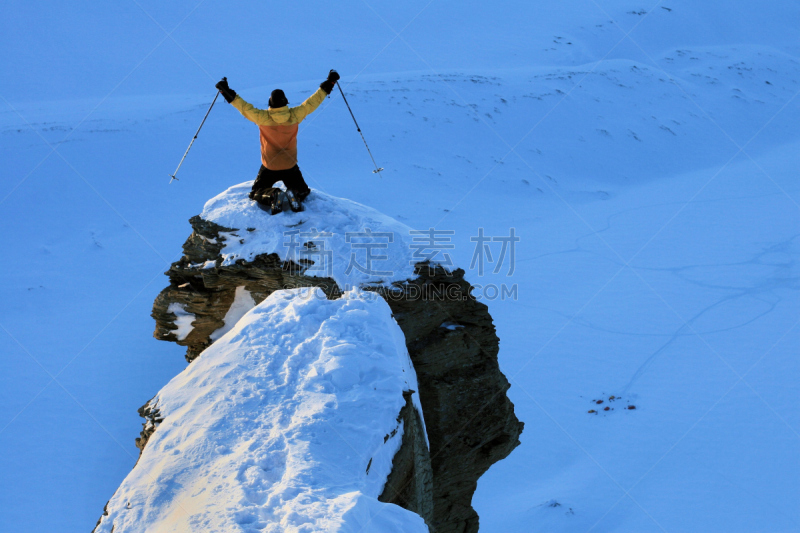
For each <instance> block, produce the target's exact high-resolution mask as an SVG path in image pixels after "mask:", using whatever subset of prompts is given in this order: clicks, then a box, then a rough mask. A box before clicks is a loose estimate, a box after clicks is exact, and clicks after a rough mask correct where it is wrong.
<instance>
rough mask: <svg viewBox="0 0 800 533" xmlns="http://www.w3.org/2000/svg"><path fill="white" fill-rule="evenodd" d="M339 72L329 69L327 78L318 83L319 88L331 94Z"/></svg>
mask: <svg viewBox="0 0 800 533" xmlns="http://www.w3.org/2000/svg"><path fill="white" fill-rule="evenodd" d="M339 77H340V76H339V73H338V72H336V71H335V70H333V69H331V71H330V72H329V73H328V79H327V80H325V81H323V82H322V83H320V84H319V87H320V89H322V90H323V91H325V92H326V93H328V94H331V91H332V90H333V86H334V84H335V83H336V82H337V81H338V80H339Z"/></svg>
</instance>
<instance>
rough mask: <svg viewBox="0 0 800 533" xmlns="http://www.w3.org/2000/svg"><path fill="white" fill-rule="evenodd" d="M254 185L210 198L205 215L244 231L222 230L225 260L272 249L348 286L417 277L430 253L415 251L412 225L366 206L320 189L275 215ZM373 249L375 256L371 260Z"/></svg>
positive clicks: (247, 257)
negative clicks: (254, 195) (298, 206)
mask: <svg viewBox="0 0 800 533" xmlns="http://www.w3.org/2000/svg"><path fill="white" fill-rule="evenodd" d="M252 184H253V182H252V181H248V182H245V183H240V184H239V185H235V186H233V187H231V188H229V189H227V190H226V191H225V192H223V193H221V194H218V195H217V196H215V197H214V198H212V199H211V200H209V201H208V202H207V203H206V205H205V207H204V208H203V212H202V213H201V215H200V216H201V217H202V218H203V219H204V220H208V221H210V222H214V223H216V224H219V225H221V226H224V227H226V228H232V229H234V228H235V229H237V230H238V231H236V232H230V233H223V234H222V236H224V238H225V241H224V247H223V248H222V251H221V255H222V257H223V263H222V264H223V265H230V264H232V263H234V262H235V261H237V260H239V259H245V260H248V261H250V260H252V259H253V258H254V257H256V256H257V255H260V254H269V253H277V254H278V255H279V256H281V258H284V259H292V260H294V261H295V262H298V260H301V259H304V258H306V259H309V260H311V261H314V262H315V263H316V264H315V265H313V266H312V267H311V268H309V269H307V270H306V271H305V272H304V274H306V275H307V276H313V277H332V278H333V279H334V280H335V281H336V283H337V284H338V285H339V287H341V288H342V289H346V288H348V287H357V286H359V285H361V284H364V283H378V284H382V283H391V282H393V281H403V280H406V279H411V278H414V277H415V276H414V264H415V263H417V262H419V261H422V260H423V259H424V257H423V256H422V255H420V254H416V256H415V253H414V252H415V250H419V248H420V247H421V244H416V245H415V244H414V236H413V235H412V234H411V231H412V229H411V228H409V227H408V226H406V225H405V224H402V223H400V222H398V221H396V220H394V219H393V218H391V217H388V216H386V215H383V214H381V213H380V212H378V211H376V210H374V209H372V208H370V207H367V206H365V205H362V204H359V203H357V202H353V201H351V200H347V199H344V198H336V197H334V196H330V195H328V194H325V193H323V192H321V191H317V190H315V191H313V192H312V193H311V195H310V196H309V197H308V198H307V199H306V200H305V202H303V207H304V211H302V212H299V213H291V212H284V213H280V214H278V215H275V216H270V215H268V214H266V213H265V212H264V211H263V210H262V209H261V208H259V207H258V205H257V204H256V203H255V202H253V201H252V200H250V198H249V197H248V193H249V192H250V188H251V187H252ZM356 233H357V234H359V235H354V234H356ZM368 233H371V234H372V235H367V234H368ZM293 234H296V235H293ZM348 234H349V235H348ZM417 239H418V240H419V239H420V237H417ZM309 241H312V242H314V243H315V244H316V248H315V249H314V250H311V251H309V250H307V249H306V248H305V247H304V246H303V244H304V243H306V242H309ZM371 245H376V247H375V248H373V249H372V250H369V251H368V250H367V248H366V247H369V246H371ZM367 254H369V255H370V256H371V257H373V258H374V260H372V261H369V260H368V259H367ZM352 261H355V263H352ZM433 262H436V261H435V260H434V261H433ZM207 263H208V264H207V266H208V267H212V266H214V262H213V261H208V262H207ZM351 265H352V266H351ZM198 266H199V265H198ZM447 266H452V265H447Z"/></svg>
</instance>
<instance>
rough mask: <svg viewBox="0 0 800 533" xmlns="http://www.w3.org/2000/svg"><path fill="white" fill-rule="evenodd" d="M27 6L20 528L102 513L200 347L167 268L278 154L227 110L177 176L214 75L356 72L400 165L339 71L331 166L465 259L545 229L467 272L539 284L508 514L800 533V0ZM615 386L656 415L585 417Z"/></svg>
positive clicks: (8, 189)
mask: <svg viewBox="0 0 800 533" xmlns="http://www.w3.org/2000/svg"><path fill="white" fill-rule="evenodd" d="M7 5H8V6H9V8H8V9H7V10H6V13H4V14H5V15H6V16H4V17H2V18H1V19H0V25H3V30H4V31H3V32H0V43H2V45H0V46H2V47H3V50H4V51H6V53H4V54H2V55H0V62H2V65H3V72H9V73H11V75H9V76H4V77H2V78H0V96H2V97H3V101H2V103H0V161H2V163H3V164H2V165H0V228H2V235H3V239H4V246H5V250H6V251H7V254H6V261H5V263H4V267H3V276H0V325H2V329H3V331H0V401H1V402H2V404H3V406H4V409H3V411H2V413H0V452H2V453H0V479H3V480H4V483H3V484H0V510H2V512H0V529H3V530H9V531H17V532H27V531H32V532H39V531H55V530H57V531H65V532H70V533H71V532H79V531H80V532H85V531H86V530H88V529H90V528H91V526H92V525H93V524H94V522H95V520H96V518H97V515H98V513H99V511H100V509H102V506H103V504H104V503H105V502H106V501H107V500H108V497H109V495H110V494H112V493H113V492H114V490H115V489H116V488H117V487H118V486H119V484H120V481H121V480H122V479H123V478H125V476H126V475H128V473H129V472H130V469H131V467H132V466H133V464H134V462H135V459H136V452H137V450H136V449H135V448H134V446H133V438H134V437H135V436H136V435H137V434H138V431H139V429H140V427H141V425H140V423H141V420H140V419H139V418H138V417H136V416H135V410H136V408H137V407H139V406H140V405H141V404H142V403H144V402H145V401H146V400H147V399H148V398H150V397H152V395H153V394H155V393H156V392H157V391H158V390H159V389H160V388H161V387H163V386H164V384H165V383H167V382H168V381H169V380H170V379H172V378H173V377H174V376H175V375H176V374H177V373H178V372H180V371H181V369H182V368H183V367H184V361H183V356H182V349H181V348H179V347H177V346H175V345H173V344H172V343H163V342H157V341H155V340H154V339H152V337H151V335H152V330H153V322H152V319H151V318H150V316H149V313H150V309H151V306H152V302H153V299H154V298H155V296H156V295H157V294H158V292H159V291H160V289H161V288H162V287H163V284H164V280H165V278H164V276H163V275H162V273H163V271H164V270H166V268H168V265H169V263H170V262H171V261H174V260H177V259H178V258H179V257H180V247H181V244H182V243H183V242H184V241H185V239H186V236H187V233H188V231H189V226H188V224H187V223H186V220H187V219H188V218H189V217H191V216H193V215H196V214H198V213H199V212H200V210H201V209H202V206H203V205H204V204H205V203H206V202H207V200H208V199H209V198H212V197H214V196H216V195H217V194H219V192H220V191H222V190H225V189H226V188H228V187H230V186H231V185H233V184H236V183H241V182H244V181H246V180H249V179H253V178H254V176H255V174H256V172H257V169H258V166H259V150H258V134H257V131H256V130H255V129H254V127H253V126H252V125H251V124H249V123H247V122H246V121H245V120H244V119H242V117H241V116H240V115H239V114H238V113H237V112H236V111H235V110H233V109H230V108H229V107H226V106H225V105H224V103H220V102H218V104H217V106H215V108H214V110H213V111H212V113H211V115H210V116H209V118H208V121H207V122H206V125H205V126H204V128H203V131H202V132H201V134H200V136H199V137H198V139H197V142H196V143H195V145H194V147H193V148H192V152H191V153H190V154H189V157H188V158H187V159H186V162H185V163H184V166H183V168H182V169H181V174H179V177H180V181H179V182H177V183H173V184H172V185H171V186H168V185H167V182H168V181H169V178H168V177H167V175H168V174H170V173H172V172H173V171H174V169H175V165H176V164H177V162H178V159H179V158H180V156H181V155H182V154H183V152H184V150H185V149H186V145H187V144H188V142H189V140H190V139H191V136H192V135H193V134H194V132H195V130H196V128H197V125H198V124H199V122H200V120H201V119H202V116H203V115H204V113H205V112H206V110H207V108H208V105H209V103H210V101H211V98H212V97H213V91H214V89H213V84H214V83H215V82H216V81H217V79H218V78H220V77H222V76H227V77H228V79H229V80H230V83H231V86H232V87H233V88H234V89H235V90H237V91H239V92H240V93H241V94H242V95H244V96H245V97H247V98H248V100H251V101H253V103H254V104H256V105H262V106H263V105H266V102H267V99H268V97H269V92H270V91H271V90H272V89H274V88H275V87H276V86H280V87H281V88H283V89H284V90H285V91H286V93H287V95H288V98H289V100H290V101H291V102H293V103H294V102H299V101H302V99H303V98H305V97H307V96H308V95H309V94H311V92H313V90H314V89H315V88H316V87H317V86H318V85H319V82H320V81H321V77H322V76H323V75H324V73H325V72H327V70H328V69H329V68H331V67H335V68H338V69H339V70H340V72H341V73H342V75H343V83H342V87H343V88H344V90H345V91H346V92H347V96H348V100H349V102H350V104H351V106H352V108H353V111H354V113H355V114H356V117H357V118H358V120H359V125H360V126H361V128H362V130H363V131H364V134H365V136H366V138H367V140H368V141H369V143H370V148H371V149H372V152H373V154H375V157H376V159H377V160H378V163H379V164H380V165H381V166H383V167H385V168H386V171H385V172H383V173H382V174H383V177H382V178H380V177H376V176H374V175H373V174H371V161H370V160H369V157H368V155H367V154H366V151H365V150H364V146H363V143H362V141H361V138H360V137H359V136H358V133H357V132H356V131H355V127H354V125H353V124H352V119H351V118H350V115H349V113H348V112H347V108H346V107H344V105H343V102H342V101H341V98H340V96H338V94H334V95H333V96H332V97H331V98H330V99H329V100H326V102H324V103H323V105H322V106H321V107H320V109H319V110H318V111H316V112H315V113H314V115H312V116H311V117H309V119H308V120H307V121H306V122H304V124H303V126H302V128H301V132H300V135H299V150H300V158H301V161H300V166H301V168H302V170H303V173H304V175H305V176H306V179H307V180H308V182H309V184H310V185H311V186H312V187H314V188H315V189H316V190H319V191H322V192H325V193H327V194H330V195H333V196H336V197H345V198H349V199H351V200H353V201H355V202H358V203H361V204H364V205H368V206H370V207H373V208H375V209H376V210H378V211H379V212H381V213H385V214H387V215H389V216H392V217H394V218H396V219H397V220H399V221H401V222H402V223H404V224H407V225H409V226H410V227H414V228H419V229H426V228H429V227H436V228H437V229H449V230H454V231H455V232H456V234H455V236H454V239H453V242H454V243H455V244H456V248H455V249H454V250H450V251H449V253H450V254H451V255H452V257H453V259H454V261H455V262H456V263H457V264H459V265H462V266H463V267H465V268H467V267H468V266H469V265H470V262H471V259H472V253H473V250H474V243H472V242H471V241H470V240H469V238H470V237H471V236H474V235H476V234H477V231H478V228H479V227H483V228H484V229H485V232H486V234H487V235H495V236H499V235H508V231H509V228H510V227H512V226H513V227H515V228H516V231H517V234H518V235H520V237H521V239H522V240H521V241H520V242H519V243H518V245H517V250H516V252H517V254H516V255H517V262H516V269H515V272H514V274H513V276H511V277H510V278H508V277H506V276H505V273H506V272H505V271H503V272H500V273H499V274H497V275H495V274H492V273H491V272H489V273H487V274H485V275H484V276H479V275H478V273H477V272H475V271H474V270H473V271H468V272H467V279H469V280H470V281H472V282H473V283H481V284H484V285H486V284H491V283H517V284H518V286H519V298H518V299H516V300H512V299H506V300H500V299H494V300H490V299H488V298H484V299H483V300H484V301H485V302H486V303H487V304H488V305H489V307H490V311H491V313H492V316H493V317H494V319H495V323H496V325H497V328H498V334H499V336H500V338H501V350H500V354H499V359H500V365H501V368H502V370H503V371H504V372H505V373H506V374H507V376H508V377H509V379H510V381H511V385H512V386H511V389H510V390H509V396H510V397H511V399H512V400H513V401H514V403H515V406H516V412H517V414H518V416H519V418H520V420H522V421H524V422H525V423H526V428H527V429H526V431H525V433H524V434H523V435H522V445H521V446H520V447H519V448H517V449H516V450H515V451H514V453H513V454H512V455H511V456H510V457H509V458H508V459H506V460H505V461H503V462H501V463H498V464H496V465H495V466H493V467H492V469H491V470H490V471H489V472H487V474H485V475H484V477H483V478H482V479H481V480H480V482H479V487H478V491H477V492H476V494H475V498H474V505H475V507H476V509H477V511H478V512H479V514H480V516H481V528H482V531H486V532H504V533H505V532H526V533H527V532H529V531H537V532H547V533H550V532H570V533H571V532H573V531H592V532H598V531H603V532H622V533H627V532H630V531H636V532H645V533H646V532H650V531H654V532H662V531H668V532H679V531H708V532H717V531H719V532H725V533H730V532H743V533H749V532H752V531H770V532H786V531H798V530H800V506H798V505H797V501H798V497H799V495H800V482H798V480H800V449H798V440H800V437H798V434H800V410H798V409H797V405H798V401H800V396H799V395H798V392H797V382H798V380H800V359H798V358H797V352H798V346H800V328H798V320H800V294H799V293H798V279H800V274H798V272H797V265H798V264H800V251H799V250H798V248H797V235H798V233H800V232H799V231H798V228H800V210H798V203H800V187H798V179H797V169H798V168H800V133H798V129H797V124H798V123H800V98H798V97H797V92H798V90H799V89H800V74H798V65H799V64H800V41H798V38H797V28H798V27H800V5H798V4H797V3H796V2H768V3H763V2H752V1H751V2H743V1H739V2H733V3H731V2H723V1H721V0H708V1H704V2H689V1H686V0H671V1H669V2H667V1H663V2H658V3H657V2H656V1H655V0H654V1H653V2H646V3H643V2H639V1H636V0H597V1H592V0H585V1H584V0H558V1H556V0H544V1H541V2H528V3H520V2H493V3H488V2H464V1H459V2H455V1H453V0H434V1H433V2H428V0H420V1H417V0H410V1H409V2H404V3H397V2H388V1H386V2H383V1H369V2H366V3H365V2H362V1H360V0H359V1H356V2H347V1H345V2H337V3H328V4H325V3H323V4H319V5H316V6H315V8H314V9H315V11H313V12H312V11H309V10H308V9H307V8H306V6H305V5H304V4H300V3H279V4H274V3H270V4H264V3H260V2H259V3H246V4H243V5H242V7H241V9H232V8H230V7H229V6H226V5H222V4H214V3H209V2H204V3H202V4H201V5H199V6H198V2H194V1H189V0H187V1H185V2H184V1H180V0H179V1H176V2H169V3H163V2H155V1H140V2H138V5H137V3H120V4H114V5H113V6H111V5H105V4H99V3H94V4H92V3H89V4H81V5H72V4H69V5H67V4H61V3H57V2H46V3H44V4H43V3H30V2H27V3H24V2H16V1H12V2H11V3H9V4H7ZM140 6H141V7H140ZM195 8H196V9H195ZM193 10H194V11H193ZM148 14H149V15H150V16H152V19H151V18H150V16H148ZM187 15H188V16H187ZM184 17H186V18H185V20H184V21H183V22H182V24H181V25H180V26H178V27H177V28H176V26H177V25H178V23H180V22H181V21H182V20H183V19H184ZM281 18H284V19H286V20H302V21H303V23H302V24H298V25H294V24H288V25H282V24H277V23H276V24H271V25H270V28H269V31H265V29H264V28H265V24H263V23H261V22H262V21H266V20H270V21H275V20H277V19H281ZM253 21H258V23H253ZM159 26H161V27H163V28H165V29H166V32H169V31H172V30H173V29H175V31H174V32H173V33H171V34H170V35H171V38H169V37H167V34H166V33H165V31H162V29H161V28H160V27H159ZM397 33H400V36H399V37H398V36H397ZM273 52H274V53H273ZM53 147H55V148H57V152H52V148H53ZM512 148H513V150H512ZM498 251H499V248H495V249H494V253H495V254H497V252H498ZM476 293H477V294H478V295H479V296H480V295H481V291H476ZM54 377H55V378H56V379H55V380H53V379H52V378H54ZM611 395H622V396H624V398H623V401H625V402H627V401H630V402H632V403H633V404H635V405H636V407H637V409H636V410H633V411H629V410H626V411H624V412H623V411H621V410H619V409H616V404H613V407H615V410H614V411H613V412H612V413H611V414H608V413H606V414H598V415H592V414H589V413H588V412H587V411H588V410H589V409H590V408H595V407H596V404H595V405H593V404H591V403H590V402H591V400H593V399H599V398H601V397H602V398H606V400H604V401H605V404H604V405H606V406H608V405H609V403H608V400H607V398H608V397H609V396H611ZM31 517H35V520H32V518H31Z"/></svg>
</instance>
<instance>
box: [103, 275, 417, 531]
mask: <svg viewBox="0 0 800 533" xmlns="http://www.w3.org/2000/svg"><path fill="white" fill-rule="evenodd" d="M408 389H412V390H415V391H416V390H417V384H416V376H415V373H414V369H413V366H412V365H411V361H410V359H409V357H408V353H407V351H406V348H405V342H404V336H403V333H402V331H401V330H400V328H399V326H398V325H397V324H396V322H395V321H394V319H393V318H392V317H391V312H390V310H389V307H388V305H387V304H386V302H385V301H383V300H382V299H381V298H380V297H378V296H376V295H375V294H373V293H366V292H361V291H351V292H348V293H346V294H345V295H344V296H343V297H342V298H340V299H337V300H333V301H330V300H327V299H325V298H324V294H323V293H322V291H320V290H319V289H294V290H287V291H278V292H276V293H273V294H272V295H270V296H269V297H268V298H267V299H266V300H265V301H264V302H262V303H261V304H259V305H258V306H256V307H255V308H254V309H252V310H250V311H249V312H248V313H247V314H245V315H244V316H243V317H242V318H241V319H240V320H239V321H238V322H237V323H236V325H235V326H234V327H233V328H232V329H231V330H230V331H228V332H227V333H226V334H225V335H223V336H222V337H221V338H219V339H218V340H217V341H216V342H215V343H214V344H213V345H212V346H211V347H209V348H208V349H207V350H206V351H204V352H203V353H202V354H201V356H200V357H199V358H198V359H197V360H195V361H194V362H193V363H192V364H191V365H189V366H188V367H187V368H186V370H184V371H183V372H182V373H180V374H179V375H178V376H176V377H175V378H174V379H172V380H171V381H170V382H169V383H168V384H167V385H166V386H165V387H164V388H163V389H162V390H161V391H160V392H159V393H158V395H157V396H156V398H155V399H154V400H153V402H154V403H155V405H157V406H158V408H159V409H160V413H161V415H160V416H161V417H163V419H164V420H163V422H161V424H160V425H159V426H158V428H157V430H156V431H155V433H154V434H153V436H152V437H151V438H150V440H149V442H148V444H147V446H146V448H145V450H144V452H143V454H142V456H141V458H140V460H139V462H138V464H137V465H136V467H135V468H134V469H133V471H132V472H131V473H130V474H129V475H128V477H127V478H126V479H125V481H124V482H123V483H122V485H121V486H120V488H119V489H118V490H117V492H116V494H115V495H114V497H113V498H112V499H111V501H110V503H109V506H108V511H109V516H107V517H104V519H103V522H102V524H101V526H100V528H99V530H98V531H101V532H104V533H108V532H110V531H111V529H112V527H113V528H114V532H115V533H125V532H154V533H155V532H161V531H205V532H210V533H223V532H225V533H228V532H231V533H232V532H256V531H258V532H274V533H278V532H297V533H300V532H308V533H310V532H318V531H331V532H337V531H338V532H353V533H356V532H358V531H362V530H363V531H386V532H392V531H395V532H397V533H401V532H411V531H420V532H421V531H427V526H425V524H424V522H423V520H422V519H421V518H420V517H419V516H418V515H416V514H414V513H411V512H410V511H406V510H404V509H402V508H400V507H398V506H396V505H393V504H384V503H380V502H378V501H377V497H378V495H379V494H380V493H381V491H382V489H383V485H384V483H385V481H386V477H387V475H388V474H389V472H390V471H391V465H392V458H393V456H394V454H395V452H396V451H397V449H398V448H399V446H400V443H401V439H402V434H403V431H402V427H398V421H397V415H398V413H399V411H400V409H401V408H402V407H403V405H404V399H403V396H402V392H403V391H404V390H408ZM414 396H415V397H417V394H416V393H415V394H414ZM415 402H416V404H417V406H418V407H417V408H418V409H419V403H418V399H416V401H415ZM420 412H421V411H420ZM394 430H397V432H396V434H395V435H394V436H393V437H392V438H390V439H388V440H387V441H386V442H384V437H385V436H387V435H389V434H391V433H392V431H394ZM368 465H369V469H367V466H368Z"/></svg>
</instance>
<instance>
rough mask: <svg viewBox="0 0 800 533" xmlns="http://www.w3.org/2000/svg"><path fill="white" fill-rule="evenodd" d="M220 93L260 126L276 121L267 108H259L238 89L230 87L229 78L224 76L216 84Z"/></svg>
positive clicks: (248, 118) (273, 123) (272, 123)
mask: <svg viewBox="0 0 800 533" xmlns="http://www.w3.org/2000/svg"><path fill="white" fill-rule="evenodd" d="M216 87H217V89H218V90H219V92H220V94H221V95H222V96H223V97H224V98H225V101H226V102H228V103H229V104H231V105H232V106H233V107H235V108H236V109H238V110H239V113H241V114H242V115H243V116H244V118H246V119H247V120H249V121H251V122H255V123H256V124H258V125H259V126H274V125H275V121H274V120H272V117H271V116H270V115H269V112H268V111H267V110H266V109H258V108H257V107H254V106H253V104H250V103H248V102H245V101H244V98H242V97H241V96H239V95H238V94H236V91H234V90H233V89H231V88H230V87H228V78H222V80H220V81H219V83H217V85H216Z"/></svg>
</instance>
